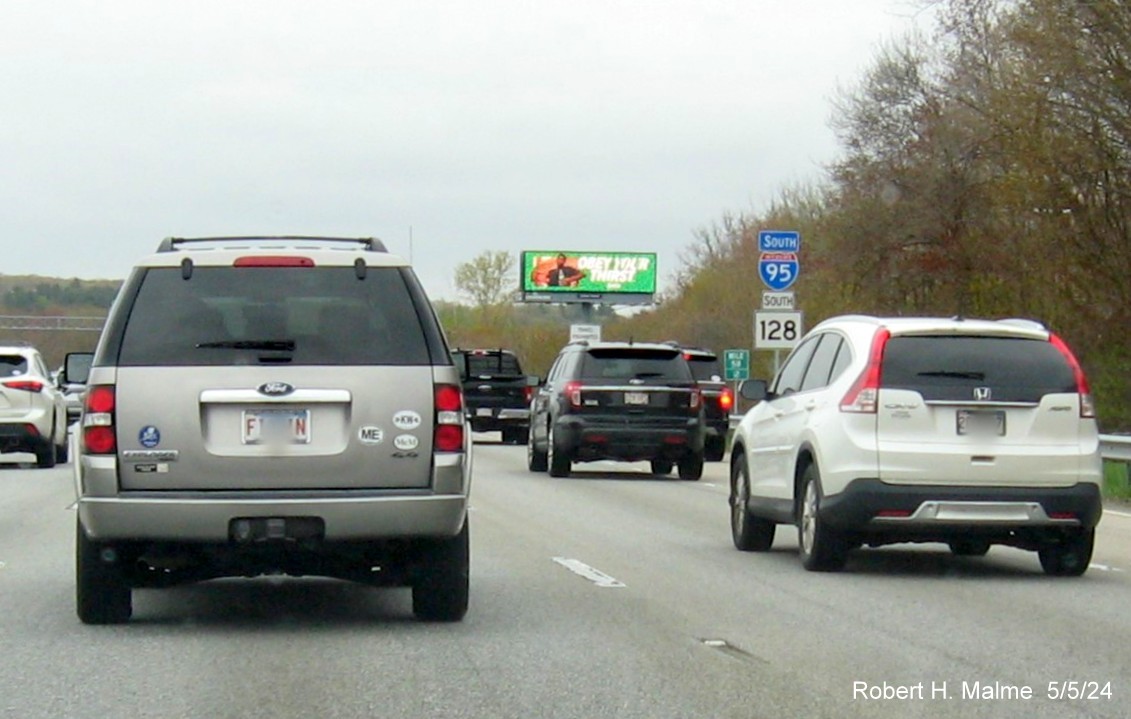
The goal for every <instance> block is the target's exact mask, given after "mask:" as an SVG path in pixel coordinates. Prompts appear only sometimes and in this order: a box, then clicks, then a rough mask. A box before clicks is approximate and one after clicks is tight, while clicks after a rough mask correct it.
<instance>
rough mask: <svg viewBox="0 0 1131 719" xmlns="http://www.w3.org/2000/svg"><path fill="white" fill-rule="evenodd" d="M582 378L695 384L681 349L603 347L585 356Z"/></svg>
mask: <svg viewBox="0 0 1131 719" xmlns="http://www.w3.org/2000/svg"><path fill="white" fill-rule="evenodd" d="M580 378H581V379H659V380H667V381H676V382H690V381H692V376H691V370H690V368H688V366H687V362H686V361H685V360H684V359H683V355H682V354H681V353H680V352H679V351H678V350H670V351H669V350H645V349H637V348H631V347H626V348H608V349H605V348H601V349H591V350H589V351H588V352H586V353H585V355H584V359H583V361H582V363H581V374H580Z"/></svg>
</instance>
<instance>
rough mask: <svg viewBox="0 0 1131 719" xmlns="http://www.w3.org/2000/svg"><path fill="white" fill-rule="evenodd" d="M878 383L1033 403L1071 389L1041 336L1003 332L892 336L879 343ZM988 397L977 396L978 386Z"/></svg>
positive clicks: (1067, 373)
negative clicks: (1000, 334)
mask: <svg viewBox="0 0 1131 719" xmlns="http://www.w3.org/2000/svg"><path fill="white" fill-rule="evenodd" d="M880 383H881V386H882V387H886V388H892V389H910V390H915V391H916V392H919V393H920V394H921V395H923V399H925V400H927V401H931V400H940V401H971V400H973V399H975V392H974V390H975V389H978V390H979V398H980V399H985V400H988V401H992V402H1039V401H1040V400H1041V398H1042V397H1043V396H1045V395H1046V394H1052V393H1061V392H1076V378H1075V376H1074V375H1073V372H1072V368H1071V367H1069V365H1068V362H1067V360H1066V359H1065V358H1064V355H1062V354H1061V353H1060V351H1059V350H1057V349H1056V347H1054V346H1053V345H1052V344H1051V343H1049V342H1046V341H1043V340H1031V339H1017V338H1005V337H952V336H942V337H893V338H892V339H891V340H889V341H888V343H887V345H886V347H885V348H884V359H883V371H882V374H881V379H880ZM985 389H988V390H989V396H988V397H984V396H981V395H982V394H983V390H985Z"/></svg>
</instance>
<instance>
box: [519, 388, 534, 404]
mask: <svg viewBox="0 0 1131 719" xmlns="http://www.w3.org/2000/svg"><path fill="white" fill-rule="evenodd" d="M522 398H523V399H524V400H526V403H527V404H530V403H531V402H532V401H534V388H533V387H530V386H529V385H528V386H526V387H523V388H522Z"/></svg>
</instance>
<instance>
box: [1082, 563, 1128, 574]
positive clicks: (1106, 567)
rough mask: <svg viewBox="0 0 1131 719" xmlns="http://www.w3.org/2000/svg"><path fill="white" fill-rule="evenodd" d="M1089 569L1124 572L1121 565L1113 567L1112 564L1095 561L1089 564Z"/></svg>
mask: <svg viewBox="0 0 1131 719" xmlns="http://www.w3.org/2000/svg"><path fill="white" fill-rule="evenodd" d="M1088 569H1098V570H1099V571H1101V572H1122V571H1123V570H1122V569H1120V568H1119V567H1113V566H1111V565H1110V564H1096V563H1094V562H1093V563H1092V564H1089V565H1088Z"/></svg>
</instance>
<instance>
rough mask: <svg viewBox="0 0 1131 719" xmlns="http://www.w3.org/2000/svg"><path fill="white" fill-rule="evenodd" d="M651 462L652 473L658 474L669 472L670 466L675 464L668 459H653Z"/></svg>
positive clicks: (670, 470)
mask: <svg viewBox="0 0 1131 719" xmlns="http://www.w3.org/2000/svg"><path fill="white" fill-rule="evenodd" d="M651 464H652V474H660V475H664V474H671V472H672V467H674V466H675V463H674V462H672V461H671V460H670V459H653V460H652V463H651Z"/></svg>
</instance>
